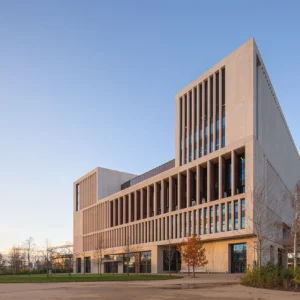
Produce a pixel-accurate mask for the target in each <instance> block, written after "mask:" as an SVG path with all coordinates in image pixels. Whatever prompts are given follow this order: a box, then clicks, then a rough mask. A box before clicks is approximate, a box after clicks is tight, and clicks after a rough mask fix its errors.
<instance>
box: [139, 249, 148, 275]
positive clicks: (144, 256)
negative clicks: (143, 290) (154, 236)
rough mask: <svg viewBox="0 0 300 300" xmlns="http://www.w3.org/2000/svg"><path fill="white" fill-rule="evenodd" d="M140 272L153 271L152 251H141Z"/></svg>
mask: <svg viewBox="0 0 300 300" xmlns="http://www.w3.org/2000/svg"><path fill="white" fill-rule="evenodd" d="M140 256H141V262H140V273H151V251H145V252H141V254H140Z"/></svg>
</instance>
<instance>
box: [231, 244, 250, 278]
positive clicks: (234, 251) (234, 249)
mask: <svg viewBox="0 0 300 300" xmlns="http://www.w3.org/2000/svg"><path fill="white" fill-rule="evenodd" d="M246 258H247V244H246V243H244V244H235V245H231V273H244V272H245V271H246V266H247V264H246V263H247V260H246Z"/></svg>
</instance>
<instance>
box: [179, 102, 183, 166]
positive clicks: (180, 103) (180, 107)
mask: <svg viewBox="0 0 300 300" xmlns="http://www.w3.org/2000/svg"><path fill="white" fill-rule="evenodd" d="M179 111H180V113H179V114H180V120H179V122H180V125H179V126H180V165H182V98H179Z"/></svg>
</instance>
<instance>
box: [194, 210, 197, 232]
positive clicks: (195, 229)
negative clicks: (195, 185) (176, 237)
mask: <svg viewBox="0 0 300 300" xmlns="http://www.w3.org/2000/svg"><path fill="white" fill-rule="evenodd" d="M196 214H197V211H196V210H194V212H193V215H194V228H193V234H196V232H197V217H196Z"/></svg>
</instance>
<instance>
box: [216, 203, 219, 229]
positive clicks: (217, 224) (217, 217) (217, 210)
mask: <svg viewBox="0 0 300 300" xmlns="http://www.w3.org/2000/svg"><path fill="white" fill-rule="evenodd" d="M215 208H216V223H215V227H216V228H215V232H219V205H216V206H215Z"/></svg>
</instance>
